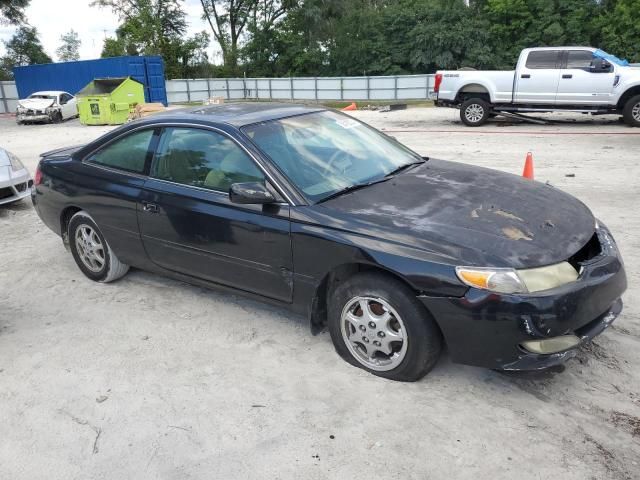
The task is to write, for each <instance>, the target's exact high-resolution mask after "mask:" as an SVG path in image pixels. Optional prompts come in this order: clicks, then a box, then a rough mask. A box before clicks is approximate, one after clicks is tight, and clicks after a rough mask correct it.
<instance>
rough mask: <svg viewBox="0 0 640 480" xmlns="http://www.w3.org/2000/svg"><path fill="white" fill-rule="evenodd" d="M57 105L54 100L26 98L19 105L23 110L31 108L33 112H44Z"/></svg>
mask: <svg viewBox="0 0 640 480" xmlns="http://www.w3.org/2000/svg"><path fill="white" fill-rule="evenodd" d="M54 103H55V100H54V99H52V98H25V99H24V100H19V101H18V105H19V106H21V107H23V108H30V109H33V110H44V109H46V108H47V107H50V106H51V105H53V104H54Z"/></svg>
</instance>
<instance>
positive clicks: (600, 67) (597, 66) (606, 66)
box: [591, 57, 611, 73]
mask: <svg viewBox="0 0 640 480" xmlns="http://www.w3.org/2000/svg"><path fill="white" fill-rule="evenodd" d="M610 71H611V64H610V63H609V62H607V61H606V60H605V59H604V58H597V57H596V58H594V59H593V60H592V61H591V72H592V73H607V72H610Z"/></svg>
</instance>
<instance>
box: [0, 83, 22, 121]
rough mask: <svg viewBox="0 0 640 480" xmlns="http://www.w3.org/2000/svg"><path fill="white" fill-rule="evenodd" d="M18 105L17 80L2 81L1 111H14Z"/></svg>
mask: <svg viewBox="0 0 640 480" xmlns="http://www.w3.org/2000/svg"><path fill="white" fill-rule="evenodd" d="M17 106H18V90H17V89H16V82H9V81H0V113H14V112H15V111H16V107H17Z"/></svg>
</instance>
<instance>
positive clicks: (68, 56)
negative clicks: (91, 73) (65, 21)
mask: <svg viewBox="0 0 640 480" xmlns="http://www.w3.org/2000/svg"><path fill="white" fill-rule="evenodd" d="M60 41H61V42H62V45H60V46H59V47H58V49H57V50H56V55H57V56H58V60H60V61H61V62H70V61H73V60H80V44H81V43H82V42H81V41H80V38H79V37H78V33H77V32H76V31H75V30H73V29H71V30H69V31H68V32H67V33H65V34H64V35H61V36H60Z"/></svg>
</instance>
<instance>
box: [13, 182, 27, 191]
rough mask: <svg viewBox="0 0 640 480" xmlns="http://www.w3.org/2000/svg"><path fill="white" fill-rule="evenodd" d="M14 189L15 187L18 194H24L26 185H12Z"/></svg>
mask: <svg viewBox="0 0 640 480" xmlns="http://www.w3.org/2000/svg"><path fill="white" fill-rule="evenodd" d="M14 187H16V190H18V191H19V192H24V191H25V190H26V189H27V184H26V183H19V184H18V185H14Z"/></svg>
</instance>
